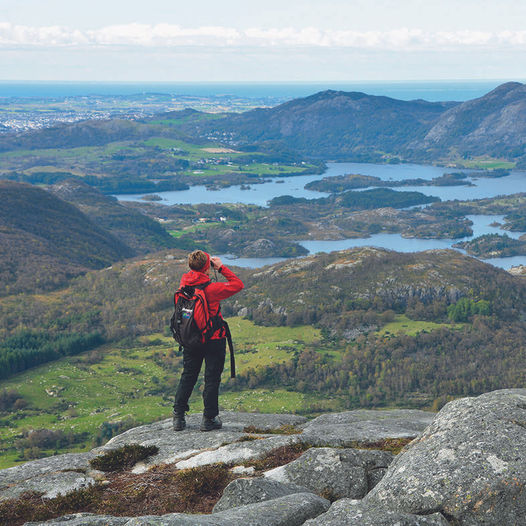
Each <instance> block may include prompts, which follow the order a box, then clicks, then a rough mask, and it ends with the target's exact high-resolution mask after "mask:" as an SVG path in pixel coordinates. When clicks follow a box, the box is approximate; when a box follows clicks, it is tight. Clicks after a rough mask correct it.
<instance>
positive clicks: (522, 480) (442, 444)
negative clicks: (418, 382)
mask: <svg viewBox="0 0 526 526" xmlns="http://www.w3.org/2000/svg"><path fill="white" fill-rule="evenodd" d="M223 418H224V426H223V429H222V430H219V431H214V432H210V433H201V432H199V419H200V415H191V416H190V417H189V418H188V427H187V429H186V430H185V431H183V432H179V433H174V432H173V431H172V428H171V421H170V420H165V421H161V422H157V423H154V424H151V425H145V426H141V427H138V428H135V429H132V430H129V431H127V432H125V433H123V434H121V435H119V436H117V437H115V438H113V439H112V440H110V441H109V442H108V443H107V444H106V445H104V446H103V447H101V448H98V449H95V450H92V451H91V452H88V453H79V454H68V455H61V456H56V457H50V458H47V459H41V460H37V461H34V462H28V463H26V464H24V465H21V466H18V467H14V468H9V469H5V470H3V471H1V472H0V522H1V524H13V525H15V524H22V523H23V517H22V516H21V515H19V516H16V515H15V511H16V510H21V509H24V508H23V505H24V503H26V504H27V503H29V502H30V501H31V499H32V498H33V499H34V498H35V495H37V496H38V499H39V500H35V501H34V502H36V503H40V502H48V503H49V505H48V508H47V509H49V510H51V509H52V508H53V506H52V503H56V502H59V501H60V499H64V497H60V496H58V495H59V494H63V495H64V494H67V498H68V499H69V501H68V502H70V503H74V504H75V505H76V506H77V510H72V511H79V512H78V513H69V514H67V515H62V516H61V517H58V518H55V519H51V520H48V521H47V522H46V521H45V520H40V521H39V520H37V521H33V522H28V523H27V524H29V525H32V526H37V525H40V524H54V525H57V526H58V525H64V526H81V525H82V526H83V525H86V526H87V525H90V526H91V525H100V526H102V525H108V526H113V525H126V526H134V525H136V526H138V525H141V526H146V525H151V526H153V525H158V526H161V525H163V526H182V525H192V526H201V525H203V526H204V525H207V526H212V525H213V526H223V525H225V526H226V525H229V526H237V525H239V526H241V525H243V526H278V525H279V526H296V525H297V526H300V525H303V524H304V525H305V526H337V525H338V526H339V525H347V524H353V525H354V524H356V525H361V526H395V525H405V526H412V525H415V526H416V525H437V526H438V525H440V526H446V525H451V526H464V525H467V526H475V525H499V526H503V525H506V526H514V525H515V526H519V525H524V524H526V389H509V390H501V391H494V392H491V393H486V394H484V395H481V396H479V397H477V398H463V399H458V400H455V401H453V402H450V403H449V404H447V405H446V406H445V407H444V408H443V409H442V410H441V411H440V412H439V413H438V414H436V415H435V414H434V413H427V412H424V411H415V410H386V411H365V410H358V411H349V412H345V413H337V414H325V415H322V416H320V417H318V418H315V419H314V420H311V421H306V419H304V418H302V417H299V416H294V415H262V414H244V413H225V414H224V415H223ZM403 443H408V444H407V445H406V446H405V447H404V448H403V449H402V450H401V452H398V451H397V449H396V447H394V446H395V445H400V444H403ZM132 444H135V445H138V446H135V447H139V446H141V447H142V448H143V449H144V450H146V448H149V449H148V452H149V456H148V457H146V458H144V459H143V460H141V461H139V462H135V463H134V462H132V463H131V464H130V467H129V470H128V471H124V472H122V471H121V474H120V475H119V477H120V478H119V477H116V476H115V475H112V474H111V471H110V472H108V470H106V471H101V470H102V469H104V467H103V466H104V462H102V463H101V459H102V460H103V459H105V458H106V459H107V458H108V453H109V454H110V455H109V456H111V454H113V455H114V456H115V455H117V454H120V453H121V452H122V451H123V446H130V445H132ZM388 450H390V451H388ZM291 452H295V454H294V455H291V454H290V453H291ZM396 453H398V454H396ZM95 459H98V463H97V461H94V460H95ZM269 459H273V460H269ZM276 459H278V462H276ZM279 459H281V462H280V461H279ZM276 464H277V465H276ZM280 464H281V465H280ZM269 466H271V467H270V469H269ZM120 467H121V468H122V466H120ZM167 467H170V469H171V470H172V471H171V472H170V473H171V474H170V478H165V479H164V480H165V482H164V483H165V486H164V487H161V486H160V485H159V480H160V478H161V473H162V471H161V470H162V469H166V468H167ZM205 468H207V469H209V471H208V473H211V474H214V473H217V472H218V471H217V470H219V469H220V468H221V469H224V470H225V472H228V477H227V479H228V480H231V482H230V483H229V484H228V485H226V487H225V488H224V489H222V496H221V498H220V499H219V500H218V501H217V498H216V499H215V501H217V502H216V503H215V506H214V508H213V513H211V514H210V513H207V514H192V515H190V514H185V513H163V514H152V513H150V511H149V510H150V509H151V507H149V505H148V502H146V501H143V502H144V504H143V505H142V506H143V507H142V508H139V511H137V509H136V508H134V504H133V499H132V498H131V497H130V495H131V494H130V493H129V491H128V490H126V491H128V492H126V491H124V490H122V489H120V488H122V481H123V480H124V479H128V480H129V479H132V480H133V488H134V491H135V494H139V493H141V492H142V493H144V492H146V491H147V490H148V488H147V486H148V485H150V486H153V487H154V493H153V495H155V493H157V494H161V493H162V492H163V491H166V490H168V492H171V495H172V496H173V498H174V503H177V501H178V500H182V499H187V500H191V499H192V498H194V497H192V496H191V495H186V496H183V494H182V493H181V491H182V490H181V487H182V486H181V485H177V484H176V482H177V481H178V480H180V479H181V476H185V477H186V479H185V480H186V483H187V484H188V483H189V481H192V480H193V479H194V478H196V477H197V475H196V474H197V471H195V470H197V469H205ZM111 469H113V470H114V471H115V470H116V469H118V468H116V467H113V468H111ZM214 470H215V471H214ZM188 474H189V476H188ZM145 476H148V477H149V478H144V477H145ZM134 477H135V478H134ZM141 477H142V478H141ZM194 482H195V481H194ZM119 483H120V484H121V486H119V485H118V484H119ZM208 483H209V484H211V480H208ZM155 484H157V486H155ZM166 484H171V486H170V485H168V486H166ZM90 488H91V489H92V493H91V494H89V495H91V497H90V498H91V499H92V500H91V501H89V499H88V498H87V495H88V493H87V490H89V489H90ZM96 488H99V491H100V492H101V491H106V492H107V493H110V494H112V495H113V498H114V499H116V500H114V502H115V503H116V505H115V510H113V511H114V512H115V513H112V512H111V510H107V509H104V508H101V509H103V512H104V513H101V512H93V511H92V512H91V513H87V512H86V511H85V510H93V508H90V507H89V504H90V502H91V503H92V502H93V494H94V489H96ZM200 489H201V490H202V489H203V487H202V485H201V487H200ZM28 491H33V492H38V493H27V492H28ZM218 496H219V495H218ZM119 498H120V500H119ZM201 498H202V499H205V498H207V497H201ZM123 499H124V501H125V502H124V503H123ZM126 499H128V500H126ZM153 500H154V497H150V501H153ZM60 502H62V503H63V502H64V500H62V501H60ZM38 506H40V504H38ZM29 508H30V507H28V506H26V508H25V509H26V512H27V516H28V517H33V518H34V517H35V515H34V514H33V515H31V511H33V512H34V511H35V510H31V509H29ZM39 509H40V508H39ZM55 509H58V508H55ZM173 509H177V508H176V507H174V508H173ZM14 510H15V511H14ZM141 510H142V513H141ZM55 517H57V513H55Z"/></svg>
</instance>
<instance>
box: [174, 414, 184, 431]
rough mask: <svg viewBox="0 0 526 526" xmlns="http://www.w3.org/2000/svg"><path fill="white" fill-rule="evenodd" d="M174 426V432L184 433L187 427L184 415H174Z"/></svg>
mask: <svg viewBox="0 0 526 526" xmlns="http://www.w3.org/2000/svg"><path fill="white" fill-rule="evenodd" d="M173 424H174V431H182V430H183V429H184V428H185V427H186V420H185V418H184V413H174V417H173Z"/></svg>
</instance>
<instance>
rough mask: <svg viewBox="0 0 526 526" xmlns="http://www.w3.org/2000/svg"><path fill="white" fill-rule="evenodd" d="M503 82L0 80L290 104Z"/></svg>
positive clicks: (0, 84)
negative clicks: (339, 95) (335, 94)
mask: <svg viewBox="0 0 526 526" xmlns="http://www.w3.org/2000/svg"><path fill="white" fill-rule="evenodd" d="M507 80H517V79H504V80H441V81H426V82H423V81H412V82H409V81H398V82H393V81H391V82H380V81H378V82H367V81H360V82H284V83H272V82H267V83H248V82H239V83H232V82H230V83H227V82H225V83H207V82H201V83H190V82H179V83H173V82H39V81H34V82H30V81H27V82H21V81H5V80H4V81H0V98H2V97H38V98H62V97H72V96H82V95H134V94H141V93H165V94H171V95H195V96H202V97H207V96H221V95H230V96H237V97H244V98H245V97H246V98H269V99H275V100H276V101H278V100H288V99H293V98H297V97H305V96H308V95H312V94H313V93H316V92H318V91H323V90H327V89H333V90H341V91H362V92H365V93H368V94H370V95H385V96H387V97H393V98H396V99H401V100H413V99H425V100H428V101H443V100H455V101H465V100H469V99H473V98H476V97H480V96H482V95H484V94H485V93H487V92H488V91H491V90H492V89H494V88H496V87H497V86H498V85H500V84H502V83H503V82H506V81H507Z"/></svg>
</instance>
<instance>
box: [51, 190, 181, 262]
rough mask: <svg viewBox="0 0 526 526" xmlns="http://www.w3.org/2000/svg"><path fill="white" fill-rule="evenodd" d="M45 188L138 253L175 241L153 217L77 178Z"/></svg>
mask: <svg viewBox="0 0 526 526" xmlns="http://www.w3.org/2000/svg"><path fill="white" fill-rule="evenodd" d="M49 190H50V191H51V192H52V193H53V194H54V195H56V196H57V197H59V198H60V199H63V200H64V201H67V202H68V203H71V204H73V205H75V206H76V207H77V208H78V209H80V210H81V211H82V212H83V213H84V214H86V216H88V217H89V219H90V220H91V221H93V223H95V224H96V225H97V226H99V227H101V228H103V229H105V230H108V231H109V232H110V233H111V234H113V235H114V236H115V237H116V238H118V239H119V240H120V241H122V242H123V243H125V244H126V245H128V246H129V247H131V248H132V249H133V250H134V251H135V252H137V253H139V254H145V253H147V252H152V251H155V250H161V249H163V248H175V246H176V244H177V243H176V240H175V239H174V238H173V237H172V236H171V235H170V234H168V232H167V231H166V230H165V229H164V228H163V227H162V226H161V225H160V224H159V223H158V222H157V221H154V220H153V219H151V218H150V217H148V216H146V215H144V214H141V213H140V212H139V211H138V210H136V209H132V208H128V207H126V206H124V205H122V204H121V203H119V201H117V199H115V198H114V197H111V196H108V195H104V194H102V193H101V192H99V191H98V190H96V189H95V188H93V187H91V186H89V185H87V184H84V183H82V182H80V181H77V180H67V181H64V182H60V183H56V184H54V185H52V186H50V187H49Z"/></svg>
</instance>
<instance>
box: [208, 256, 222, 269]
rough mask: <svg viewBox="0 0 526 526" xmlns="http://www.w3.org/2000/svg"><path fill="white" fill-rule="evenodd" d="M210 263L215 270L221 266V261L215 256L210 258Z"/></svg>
mask: <svg viewBox="0 0 526 526" xmlns="http://www.w3.org/2000/svg"><path fill="white" fill-rule="evenodd" d="M210 264H211V265H212V266H213V267H214V268H215V269H217V270H219V269H220V268H221V267H222V266H223V262H222V261H221V259H220V258H218V257H217V256H214V257H211V258H210Z"/></svg>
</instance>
